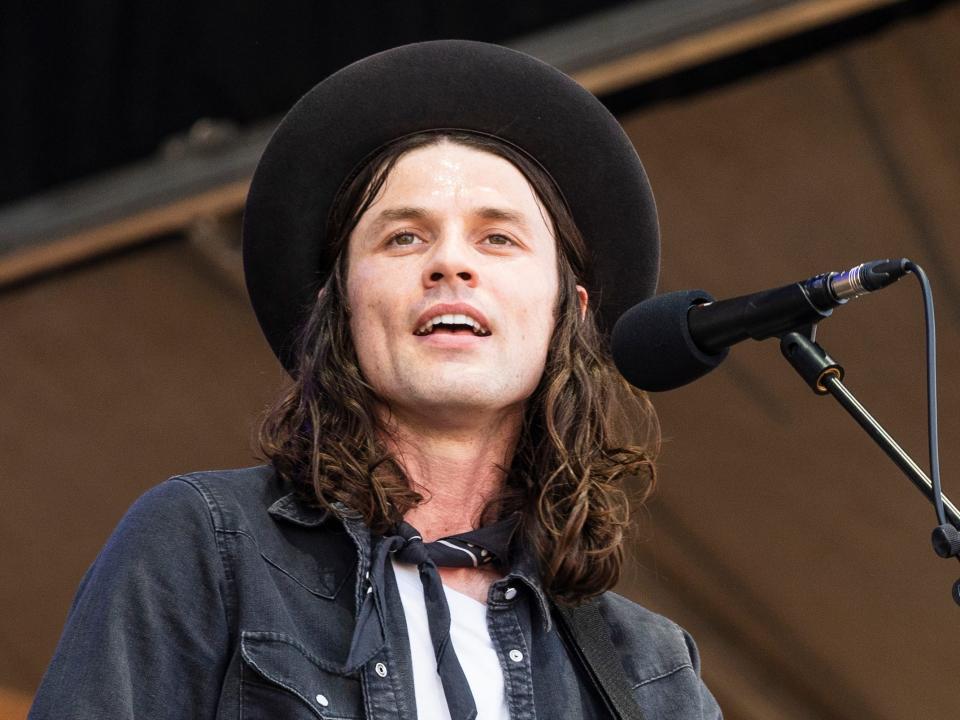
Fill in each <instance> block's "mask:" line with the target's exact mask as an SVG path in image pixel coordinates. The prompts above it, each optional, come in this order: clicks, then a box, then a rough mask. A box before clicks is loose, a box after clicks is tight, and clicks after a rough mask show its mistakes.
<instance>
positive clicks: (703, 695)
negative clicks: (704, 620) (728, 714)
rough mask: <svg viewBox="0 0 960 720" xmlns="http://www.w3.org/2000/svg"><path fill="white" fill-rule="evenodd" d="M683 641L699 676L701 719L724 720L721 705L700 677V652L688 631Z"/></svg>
mask: <svg viewBox="0 0 960 720" xmlns="http://www.w3.org/2000/svg"><path fill="white" fill-rule="evenodd" d="M683 639H684V641H685V642H686V644H687V650H688V652H689V653H690V663H691V665H692V666H693V671H694V672H695V673H696V675H697V687H698V689H699V695H700V717H702V718H704V720H723V713H722V712H721V711H720V705H718V704H717V701H716V698H714V697H713V693H711V692H710V690H709V688H707V685H706V683H704V682H703V679H702V678H701V677H700V651H699V650H698V649H697V644H696V643H695V642H694V641H693V637H692V636H691V635H690V633H688V632H687V631H686V630H684V631H683Z"/></svg>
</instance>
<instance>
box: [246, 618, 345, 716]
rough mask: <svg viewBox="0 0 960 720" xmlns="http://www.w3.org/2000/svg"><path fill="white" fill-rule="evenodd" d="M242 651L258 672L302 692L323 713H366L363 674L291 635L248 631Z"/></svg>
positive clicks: (270, 679)
mask: <svg viewBox="0 0 960 720" xmlns="http://www.w3.org/2000/svg"><path fill="white" fill-rule="evenodd" d="M240 654H241V656H242V657H243V660H244V662H245V663H246V664H247V665H248V666H249V667H251V668H252V669H253V670H254V671H256V673H257V674H258V675H260V676H261V677H263V678H264V679H266V680H268V681H270V682H271V683H272V684H274V685H278V686H280V687H282V688H284V689H285V690H287V691H288V692H291V693H293V694H294V695H296V696H298V697H299V698H300V699H301V700H303V702H305V703H307V705H309V706H310V707H311V709H312V710H313V711H314V712H315V713H317V714H318V715H319V716H320V717H322V718H362V717H363V694H362V690H361V687H360V680H359V678H358V677H357V676H355V675H354V676H350V675H347V674H344V673H343V672H342V669H341V668H340V667H337V666H336V665H334V664H333V663H329V662H328V661H326V660H324V659H323V658H318V657H316V656H315V655H312V654H311V653H310V652H308V651H307V650H306V648H304V647H303V646H302V645H300V643H298V642H297V641H296V640H294V639H292V638H291V637H289V636H288V635H284V634H282V633H271V632H249V631H244V632H243V633H241V638H240Z"/></svg>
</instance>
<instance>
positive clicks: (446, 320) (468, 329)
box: [413, 313, 491, 337]
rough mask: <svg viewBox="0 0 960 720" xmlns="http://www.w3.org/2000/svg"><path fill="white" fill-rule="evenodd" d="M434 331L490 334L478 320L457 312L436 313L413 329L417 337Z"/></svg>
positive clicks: (481, 335)
mask: <svg viewBox="0 0 960 720" xmlns="http://www.w3.org/2000/svg"><path fill="white" fill-rule="evenodd" d="M436 333H448V334H453V335H475V336H476V337H488V336H489V335H491V332H490V330H488V329H487V328H485V327H484V326H483V325H481V324H480V322H479V321H478V320H475V319H473V318H472V317H470V316H469V315H463V314H459V313H457V314H445V315H437V316H436V317H434V318H431V319H430V320H427V322H425V323H424V324H423V325H421V326H420V327H418V328H417V329H416V330H414V331H413V334H414V335H417V336H419V337H423V336H426V335H434V334H436Z"/></svg>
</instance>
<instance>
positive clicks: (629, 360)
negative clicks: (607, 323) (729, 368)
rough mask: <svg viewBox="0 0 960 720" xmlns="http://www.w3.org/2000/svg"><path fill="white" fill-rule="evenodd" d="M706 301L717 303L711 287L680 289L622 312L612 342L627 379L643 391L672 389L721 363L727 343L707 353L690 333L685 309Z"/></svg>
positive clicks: (614, 357) (613, 349)
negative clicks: (713, 351) (698, 345)
mask: <svg viewBox="0 0 960 720" xmlns="http://www.w3.org/2000/svg"><path fill="white" fill-rule="evenodd" d="M707 302H713V296H712V295H710V293H708V292H705V291H703V290H680V291H678V292H672V293H666V294H664V295H657V296H656V297H652V298H650V299H649V300H644V301H643V302H641V303H638V304H637V305H634V306H633V307H632V308H630V309H629V310H627V312H625V313H624V314H623V315H621V316H620V319H619V320H617V323H616V325H614V328H613V333H612V335H611V346H612V351H613V360H614V362H615V363H616V365H617V369H618V370H620V373H621V374H622V375H623V377H625V378H626V379H627V382H629V383H630V384H631V385H634V386H636V387H638V388H640V389H641V390H650V391H662V390H672V389H673V388H677V387H680V386H681V385H686V384H687V383H689V382H693V381H694V380H696V379H697V378H699V377H701V376H703V375H706V374H707V373H708V372H710V371H711V370H713V369H714V368H715V367H717V365H719V364H720V363H721V362H723V360H724V358H726V357H727V353H728V352H729V348H724V349H723V351H721V352H719V353H717V354H715V355H708V354H707V353H705V352H703V351H702V350H700V348H698V347H697V345H696V343H695V342H694V341H693V338H692V337H691V335H690V325H689V324H688V322H687V313H688V312H689V311H690V308H691V307H693V306H694V305H700V304H703V303H707Z"/></svg>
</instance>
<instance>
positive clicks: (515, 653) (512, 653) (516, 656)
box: [508, 650, 523, 662]
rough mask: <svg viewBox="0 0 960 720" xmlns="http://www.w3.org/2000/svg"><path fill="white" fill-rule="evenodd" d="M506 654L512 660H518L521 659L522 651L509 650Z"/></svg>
mask: <svg viewBox="0 0 960 720" xmlns="http://www.w3.org/2000/svg"><path fill="white" fill-rule="evenodd" d="M508 655H509V656H510V659H511V660H513V661H514V662H520V661H521V660H523V653H522V652H520V651H519V650H511V651H510V652H509V653H508Z"/></svg>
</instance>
